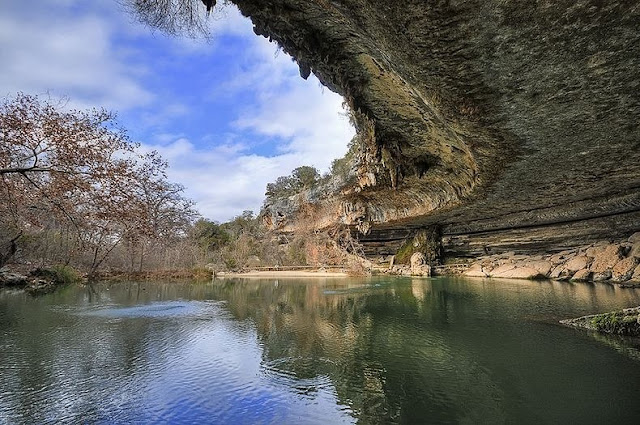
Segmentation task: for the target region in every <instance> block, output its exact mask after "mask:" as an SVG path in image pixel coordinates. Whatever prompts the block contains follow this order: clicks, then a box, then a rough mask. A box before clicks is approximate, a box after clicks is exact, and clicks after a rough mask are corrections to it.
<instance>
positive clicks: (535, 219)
mask: <svg viewBox="0 0 640 425" xmlns="http://www.w3.org/2000/svg"><path fill="white" fill-rule="evenodd" d="M233 2H234V3H235V4H237V5H238V6H239V8H240V10H241V11H242V12H243V13H244V14H245V15H247V16H250V17H251V19H252V20H253V23H254V25H255V30H254V31H255V32H256V34H259V35H262V36H265V37H269V38H271V39H274V40H276V41H277V42H278V43H280V45H282V46H283V47H284V49H285V50H286V51H287V52H289V53H291V54H292V55H293V56H294V57H295V58H296V59H297V61H298V63H299V64H300V69H301V75H302V76H303V77H306V76H308V75H309V72H313V73H314V74H315V75H317V76H318V77H319V78H320V80H321V81H322V82H323V83H324V84H325V85H326V86H327V87H329V88H331V89H332V90H335V91H337V92H339V93H341V94H343V95H344V96H345V98H346V99H347V100H348V102H349V103H350V104H351V106H352V107H353V109H354V110H355V111H356V112H357V118H358V127H359V128H358V130H359V134H360V136H361V137H360V141H359V143H360V159H361V160H360V163H359V164H358V167H357V169H358V173H359V176H358V179H357V182H358V183H357V185H355V186H354V187H353V188H352V189H353V190H350V191H345V192H343V193H342V194H339V195H337V200H336V201H337V202H336V207H335V212H334V213H332V214H330V215H332V216H334V215H335V217H334V218H335V219H336V220H338V221H340V220H342V222H344V223H345V224H353V225H354V226H355V225H356V224H359V223H367V225H366V226H365V227H366V230H367V235H365V236H362V238H361V241H362V242H363V243H364V244H365V247H366V248H367V253H368V254H370V255H385V254H393V253H395V250H397V248H398V247H399V246H400V245H402V243H403V241H404V240H406V239H407V238H408V237H410V236H411V234H412V233H413V232H415V231H417V229H419V228H422V227H425V226H428V225H433V224H438V225H440V226H441V228H442V236H443V247H444V249H445V253H446V254H447V255H448V256H454V257H477V256H480V255H487V254H494V253H500V252H508V251H516V252H521V253H525V252H529V253H530V252H536V251H549V250H554V251H556V252H557V251H562V250H563V249H567V248H574V247H578V246H581V245H584V244H588V243H592V242H595V241H597V240H601V239H611V240H614V239H620V238H622V237H626V236H628V235H629V234H631V233H633V232H634V231H638V230H640V130H639V129H638V123H639V122H640V31H638V28H639V27H640V8H638V6H637V3H636V2H632V1H615V0H614V1H609V2H602V1H596V0H578V1H573V0H572V1H569V0H561V1H542V2H519V1H515V0H513V1H503V0H488V1H485V0H482V1H480V0H477V1H417V0H401V1H393V2H389V1H383V0H314V1H309V0H273V1H269V2H264V1H257V0H233ZM341 211H348V212H350V214H349V215H347V214H341ZM603 267H605V265H603ZM605 268H606V269H608V268H609V265H606V267H605ZM598 273H603V272H598Z"/></svg>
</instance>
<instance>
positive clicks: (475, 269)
mask: <svg viewBox="0 0 640 425" xmlns="http://www.w3.org/2000/svg"><path fill="white" fill-rule="evenodd" d="M463 275H464V276H469V277H487V274H486V273H485V272H484V270H483V268H482V264H480V263H475V264H473V265H472V266H471V267H469V268H468V269H467V270H466V271H465V272H464V273H463Z"/></svg>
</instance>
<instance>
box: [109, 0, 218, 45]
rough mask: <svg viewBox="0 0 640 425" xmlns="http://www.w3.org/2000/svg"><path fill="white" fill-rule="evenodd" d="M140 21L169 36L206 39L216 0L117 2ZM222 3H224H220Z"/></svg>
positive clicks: (125, 0)
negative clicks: (208, 19)
mask: <svg viewBox="0 0 640 425" xmlns="http://www.w3.org/2000/svg"><path fill="white" fill-rule="evenodd" d="M120 2H121V4H123V5H124V6H125V8H127V9H129V10H130V11H131V12H133V15H134V16H136V17H137V18H138V20H139V21H140V22H142V23H143V24H145V25H148V26H150V27H151V28H156V29H158V30H160V31H162V32H165V33H167V34H172V35H186V36H189V37H193V38H196V37H203V36H204V37H208V36H209V35H210V31H209V26H208V23H207V18H208V15H209V13H210V12H211V10H212V9H213V8H214V6H215V5H216V0H120ZM223 3H224V4H226V3H227V1H223Z"/></svg>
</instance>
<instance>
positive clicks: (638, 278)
mask: <svg viewBox="0 0 640 425" xmlns="http://www.w3.org/2000/svg"><path fill="white" fill-rule="evenodd" d="M631 280H633V281H634V282H640V264H639V265H637V266H636V268H635V270H634V271H633V276H631Z"/></svg>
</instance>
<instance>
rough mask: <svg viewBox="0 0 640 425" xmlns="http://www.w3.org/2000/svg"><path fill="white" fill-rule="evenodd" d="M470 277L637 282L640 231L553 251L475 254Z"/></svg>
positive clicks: (632, 284) (469, 272)
mask: <svg viewBox="0 0 640 425" xmlns="http://www.w3.org/2000/svg"><path fill="white" fill-rule="evenodd" d="M463 274H464V275H465V276H470V277H495V278H512V279H513V278H520V279H555V280H571V281H583V282H586V281H589V282H608V283H613V284H618V285H621V286H640V233H635V234H634V235H632V236H631V237H630V238H629V239H628V240H626V241H623V242H620V243H609V242H605V241H602V242H598V243H596V244H593V245H589V246H586V247H582V248H579V249H571V250H566V251H562V252H559V253H556V254H552V255H540V256H527V255H517V254H514V253H507V254H501V255H495V256H486V257H481V258H478V259H477V261H476V262H474V263H473V264H471V266H470V267H469V269H468V270H466V271H465V272H464V273H463Z"/></svg>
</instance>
